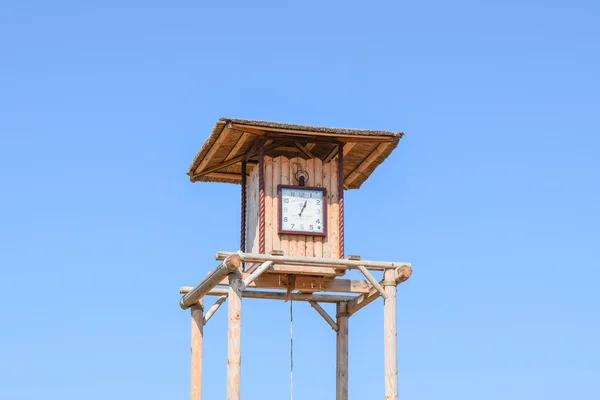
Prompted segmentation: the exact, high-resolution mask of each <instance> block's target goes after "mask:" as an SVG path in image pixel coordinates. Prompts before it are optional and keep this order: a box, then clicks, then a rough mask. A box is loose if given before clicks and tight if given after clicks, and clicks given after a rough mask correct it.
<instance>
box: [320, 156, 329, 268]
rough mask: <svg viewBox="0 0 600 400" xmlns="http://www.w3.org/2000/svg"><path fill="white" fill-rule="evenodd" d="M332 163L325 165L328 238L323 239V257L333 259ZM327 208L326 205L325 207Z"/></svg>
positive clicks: (323, 173)
mask: <svg viewBox="0 0 600 400" xmlns="http://www.w3.org/2000/svg"><path fill="white" fill-rule="evenodd" d="M330 176H331V163H327V164H323V169H322V180H323V187H324V188H325V189H327V205H326V207H327V236H326V237H324V238H323V257H324V258H331V187H330V186H331V179H330ZM324 206H325V205H324Z"/></svg>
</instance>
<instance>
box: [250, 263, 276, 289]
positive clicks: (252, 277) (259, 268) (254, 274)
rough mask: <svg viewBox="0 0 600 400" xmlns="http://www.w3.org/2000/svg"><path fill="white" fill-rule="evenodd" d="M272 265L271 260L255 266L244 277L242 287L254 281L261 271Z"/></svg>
mask: <svg viewBox="0 0 600 400" xmlns="http://www.w3.org/2000/svg"><path fill="white" fill-rule="evenodd" d="M272 266H273V261H265V262H264V263H262V264H261V265H260V266H259V267H258V268H256V269H255V270H254V271H252V273H251V274H250V275H248V276H247V277H246V278H244V287H246V286H250V284H251V283H252V282H254V281H255V280H256V279H258V277H260V276H261V275H262V274H263V272H265V271H266V270H268V269H269V268H271V267H272Z"/></svg>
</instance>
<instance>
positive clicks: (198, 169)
mask: <svg viewBox="0 0 600 400" xmlns="http://www.w3.org/2000/svg"><path fill="white" fill-rule="evenodd" d="M225 130H227V132H225ZM229 133H230V131H229V129H227V127H225V128H224V129H223V131H222V132H221V134H220V135H219V137H218V138H217V140H215V142H214V143H213V144H212V146H211V147H210V150H208V153H206V155H205V156H204V158H203V159H202V161H201V162H200V164H199V165H198V166H197V167H196V169H195V170H194V173H195V174H197V173H199V172H201V171H202V170H203V169H204V167H206V166H207V165H208V163H210V161H211V160H212V158H213V157H214V155H215V154H216V153H217V151H218V150H219V148H220V147H221V145H222V144H223V143H224V142H225V141H226V140H227V138H228V137H229Z"/></svg>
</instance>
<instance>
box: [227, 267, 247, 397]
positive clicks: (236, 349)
mask: <svg viewBox="0 0 600 400" xmlns="http://www.w3.org/2000/svg"><path fill="white" fill-rule="evenodd" d="M243 286H244V285H243V282H242V274H241V273H240V272H239V271H235V272H234V273H232V274H230V275H229V297H228V299H227V306H228V317H229V326H228V335H227V336H228V341H227V400H240V371H241V340H240V339H241V333H242V290H243Z"/></svg>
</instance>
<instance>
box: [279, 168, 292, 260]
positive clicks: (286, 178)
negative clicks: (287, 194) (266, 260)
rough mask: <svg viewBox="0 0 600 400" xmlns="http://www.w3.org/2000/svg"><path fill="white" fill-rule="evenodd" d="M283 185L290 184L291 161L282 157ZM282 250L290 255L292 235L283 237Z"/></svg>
mask: <svg viewBox="0 0 600 400" xmlns="http://www.w3.org/2000/svg"><path fill="white" fill-rule="evenodd" d="M281 184H282V185H289V184H290V161H289V160H288V159H287V157H281ZM280 238H281V250H283V254H285V255H286V256H289V255H290V235H281V236H280Z"/></svg>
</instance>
